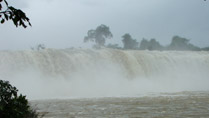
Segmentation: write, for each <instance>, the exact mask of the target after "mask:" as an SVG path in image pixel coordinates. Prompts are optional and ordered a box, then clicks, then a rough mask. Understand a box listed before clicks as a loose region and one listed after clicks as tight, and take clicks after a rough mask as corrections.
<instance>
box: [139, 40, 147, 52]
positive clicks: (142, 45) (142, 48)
mask: <svg viewBox="0 0 209 118" xmlns="http://www.w3.org/2000/svg"><path fill="white" fill-rule="evenodd" d="M148 47H149V41H148V40H147V39H145V38H143V39H142V41H141V43H140V46H139V49H140V50H146V49H148Z"/></svg>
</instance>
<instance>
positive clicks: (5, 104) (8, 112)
mask: <svg viewBox="0 0 209 118" xmlns="http://www.w3.org/2000/svg"><path fill="white" fill-rule="evenodd" d="M17 92H18V90H17V88H16V87H13V86H12V85H10V84H9V82H8V81H3V80H0V118H37V117H38V114H37V113H36V112H35V111H34V110H32V109H31V108H30V106H29V103H28V100H27V99H26V96H23V95H22V94H20V95H18V94H17Z"/></svg>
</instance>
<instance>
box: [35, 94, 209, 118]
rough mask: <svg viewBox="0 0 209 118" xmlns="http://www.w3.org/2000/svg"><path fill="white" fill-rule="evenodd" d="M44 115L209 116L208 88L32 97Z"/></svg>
mask: <svg viewBox="0 0 209 118" xmlns="http://www.w3.org/2000/svg"><path fill="white" fill-rule="evenodd" d="M31 105H32V106H33V107H34V108H35V109H37V112H38V113H39V114H40V115H43V114H44V118H209V92H179V93H158V94H156V93H150V94H147V95H142V96H138V97H106V98H76V99H75V98H74V99H53V100H33V101H31Z"/></svg>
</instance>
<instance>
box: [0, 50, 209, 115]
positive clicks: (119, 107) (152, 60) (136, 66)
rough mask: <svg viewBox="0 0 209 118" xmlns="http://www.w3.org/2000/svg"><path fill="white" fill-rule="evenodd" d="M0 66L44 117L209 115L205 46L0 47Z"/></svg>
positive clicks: (208, 64) (208, 69) (208, 62)
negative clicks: (145, 48) (201, 48)
mask: <svg viewBox="0 0 209 118" xmlns="http://www.w3.org/2000/svg"><path fill="white" fill-rule="evenodd" d="M0 70H1V71H0V79H4V80H9V81H10V82H11V84H13V85H14V86H16V87H17V88H18V89H19V90H20V92H21V93H23V94H25V95H27V98H29V100H30V101H31V102H32V105H33V106H34V107H35V108H37V109H38V112H40V113H41V114H45V117H46V118H61V117H72V118H73V117H78V118H80V117H81V118H82V117H87V118H96V117H101V118H106V117H111V118H115V117H118V118H123V117H124V118H128V117H133V118H135V117H142V118H146V117H147V118H169V117H172V118H173V117H174V118H176V117H188V118H190V117H193V118H200V117H201V118H207V117H209V112H208V111H209V101H208V100H209V94H208V91H209V52H207V51H197V52H193V51H137V50H136V51H134V50H132V51H131V50H126V51H124V50H114V49H101V50H91V49H62V50H56V49H46V50H41V51H32V50H26V51H0ZM182 91H188V92H182ZM191 91H205V92H191ZM148 93H159V94H156V95H147V94H148ZM162 93H167V94H162ZM168 93H169V94H168ZM84 98H88V99H84ZM41 99H45V100H41ZM53 99H54V100H53Z"/></svg>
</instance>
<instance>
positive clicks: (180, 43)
mask: <svg viewBox="0 0 209 118" xmlns="http://www.w3.org/2000/svg"><path fill="white" fill-rule="evenodd" d="M168 49H169V50H196V51H198V50H200V48H199V47H197V46H194V45H193V44H190V43H189V39H186V38H182V37H180V36H174V37H173V38H172V41H171V44H170V45H169V46H168Z"/></svg>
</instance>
